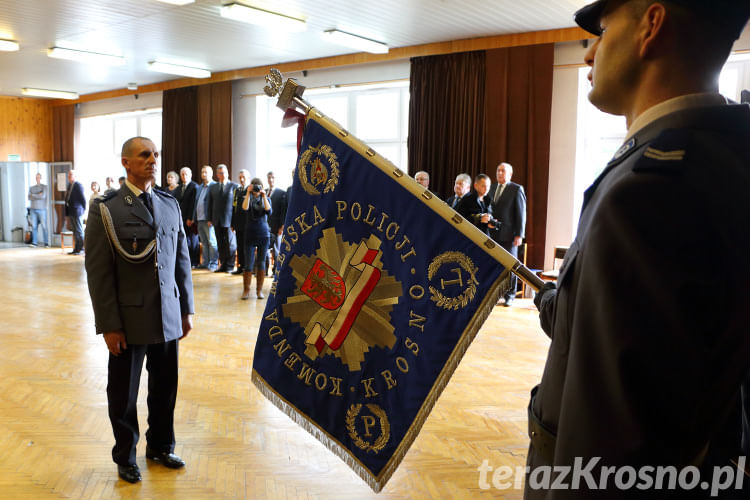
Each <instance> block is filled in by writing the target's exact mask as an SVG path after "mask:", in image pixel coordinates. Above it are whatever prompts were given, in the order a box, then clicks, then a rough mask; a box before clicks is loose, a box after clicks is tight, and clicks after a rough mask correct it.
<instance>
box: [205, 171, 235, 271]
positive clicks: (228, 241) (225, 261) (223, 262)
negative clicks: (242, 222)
mask: <svg viewBox="0 0 750 500" xmlns="http://www.w3.org/2000/svg"><path fill="white" fill-rule="evenodd" d="M216 179H217V180H218V182H216V183H214V184H212V185H211V186H210V187H209V190H208V196H209V198H208V219H209V220H210V221H211V224H213V226H214V231H215V232H216V243H217V245H218V247H219V264H220V265H219V268H218V269H217V270H216V272H217V273H231V272H232V271H233V270H234V260H235V252H236V249H237V243H236V240H235V241H234V250H235V251H232V243H233V240H234V234H233V233H232V231H231V229H230V228H231V227H232V202H233V201H234V190H235V189H237V184H235V183H234V182H232V181H231V180H230V179H229V172H228V169H227V166H226V165H223V164H220V165H218V166H217V167H216Z"/></svg>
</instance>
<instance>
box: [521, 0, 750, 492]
mask: <svg viewBox="0 0 750 500" xmlns="http://www.w3.org/2000/svg"><path fill="white" fill-rule="evenodd" d="M748 16H750V2H748V1H747V0H742V1H739V0H713V1H710V2H709V1H705V0H599V1H597V2H594V3H591V4H589V5H587V6H585V7H583V8H582V9H581V10H579V11H578V12H577V13H576V15H575V19H576V22H577V23H578V24H579V25H580V26H581V27H583V28H584V29H586V30H587V31H589V32H591V33H593V34H594V35H597V36H598V37H599V38H598V39H597V40H596V41H595V42H594V43H593V44H592V45H591V46H590V47H589V50H588V52H587V54H586V56H585V61H586V63H587V64H588V65H589V66H591V68H592V69H591V72H590V74H589V80H590V81H591V84H592V89H591V91H590V93H589V100H590V101H591V102H592V103H593V104H594V105H595V106H597V107H598V108H599V109H601V110H602V111H605V112H608V113H611V114H617V115H623V116H625V118H626V121H627V124H628V132H627V135H626V139H625V142H624V144H623V145H622V147H621V148H620V149H619V151H617V153H616V154H615V155H614V157H613V158H612V160H611V161H610V162H609V164H608V165H607V166H606V168H605V169H604V170H603V172H602V173H601V175H600V176H599V177H598V178H597V179H596V180H595V181H594V183H593V184H592V185H591V186H590V187H589V188H588V190H587V191H586V193H585V195H584V201H583V208H582V212H581V216H580V221H579V225H578V231H577V235H576V238H575V240H574V241H573V243H572V244H571V246H570V249H569V250H568V252H567V254H566V256H565V260H564V262H563V264H562V266H561V268H560V274H559V278H558V280H557V288H556V289H555V288H554V286H552V285H548V286H545V288H543V289H542V291H541V292H540V293H539V294H537V297H536V304H537V306H538V307H539V311H540V319H541V324H542V328H543V329H544V331H545V332H546V333H547V334H548V335H549V336H550V338H551V344H550V347H549V353H548V356H547V361H546V364H545V368H544V373H543V375H542V379H541V382H540V384H539V385H538V386H537V387H536V388H535V389H534V390H533V391H532V398H531V402H530V405H529V414H528V418H529V436H530V438H531V445H530V447H529V454H528V465H529V469H528V471H529V472H528V474H527V478H526V479H527V481H526V487H525V498H526V499H542V498H544V499H568V498H570V499H573V498H575V499H594V498H596V499H603V498H606V499H608V500H611V499H620V498H660V499H661V498H679V499H686V498H704V497H708V496H709V495H710V493H711V491H710V490H709V489H708V487H710V486H712V485H711V484H710V483H709V481H710V480H711V471H712V470H714V471H715V469H713V467H716V466H718V467H727V468H728V470H730V471H732V473H733V476H734V475H735V474H739V475H740V476H741V477H739V479H738V481H734V480H733V481H732V483H731V485H726V484H725V486H729V487H728V488H727V489H725V491H723V493H722V494H723V495H724V497H726V498H747V496H746V495H747V494H746V493H745V494H743V493H742V492H740V491H736V485H737V484H741V483H742V481H739V480H741V479H742V477H744V476H742V474H743V472H742V471H741V470H737V467H735V466H733V465H732V463H731V461H732V460H733V459H735V458H736V457H737V454H736V453H737V447H738V445H739V442H738V441H737V438H736V436H737V434H738V432H737V431H738V430H739V426H740V421H739V419H738V418H734V417H732V418H730V415H732V414H733V409H735V408H736V407H737V406H738V403H739V389H740V384H741V382H742V380H743V377H744V376H745V374H746V373H747V372H748V369H749V368H750V334H748V333H749V332H748V322H747V312H746V311H747V297H748V293H747V277H748V276H750V264H749V262H750V259H748V257H747V256H748V255H750V232H748V230H747V221H748V220H750V197H748V195H747V193H748V192H749V191H750V149H749V148H748V144H750V107H748V106H747V105H737V104H731V103H728V102H727V100H726V99H725V98H724V97H722V96H721V95H720V94H719V92H718V77H719V73H720V72H721V69H722V66H723V65H724V62H725V61H726V59H727V57H728V55H729V53H730V50H731V47H732V44H733V42H734V40H735V39H736V38H737V37H739V35H740V33H741V32H742V29H743V27H744V26H745V24H746V22H747V19H748ZM734 414H735V415H736V413H734ZM727 433H729V434H733V435H734V436H735V437H734V438H732V439H733V440H732V439H730V440H729V441H727V440H726V439H724V438H725V435H726V434H727ZM727 443H728V444H727ZM576 465H577V466H578V467H577V469H576ZM656 467H673V468H674V469H675V470H676V473H675V475H679V477H680V478H681V480H680V481H679V482H677V483H675V482H672V485H673V487H671V488H670V487H669V484H668V483H669V480H666V481H664V482H663V483H662V489H658V486H657V484H659V481H657V476H656V472H655V471H656V469H655V468H656ZM709 467H711V469H709ZM610 468H612V469H610ZM607 469H608V470H607ZM696 469H697V470H699V471H700V473H701V476H700V477H699V480H698V481H697V482H694V481H692V478H693V475H694V471H695V470H696ZM576 470H578V474H577V475H576ZM565 471H567V476H566V477H562V478H561V474H562V473H563V472H565ZM545 476H546V479H547V480H545ZM558 479H560V480H561V481H562V483H557V481H558ZM632 479H635V481H633V480H632ZM688 479H690V480H688ZM747 479H748V478H745V481H744V482H745V484H747ZM556 483H557V484H556ZM566 485H567V487H568V489H563V487H564V486H566ZM704 488H705V489H704Z"/></svg>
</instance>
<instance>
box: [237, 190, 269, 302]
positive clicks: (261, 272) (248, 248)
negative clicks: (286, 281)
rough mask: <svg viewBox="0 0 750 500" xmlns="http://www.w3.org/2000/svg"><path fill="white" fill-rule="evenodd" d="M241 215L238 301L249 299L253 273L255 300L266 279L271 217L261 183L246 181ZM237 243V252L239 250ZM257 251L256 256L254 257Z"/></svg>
mask: <svg viewBox="0 0 750 500" xmlns="http://www.w3.org/2000/svg"><path fill="white" fill-rule="evenodd" d="M242 209H243V210H244V211H245V215H246V220H245V241H244V242H243V243H242V245H241V246H242V249H243V251H244V252H245V272H244V273H243V274H242V297H241V299H242V300H247V299H249V298H250V282H251V280H252V277H253V270H255V277H256V287H255V290H256V292H257V297H258V298H259V299H262V298H263V291H262V288H263V280H264V279H265V277H266V254H267V253H268V242H269V234H270V228H269V227H268V216H269V215H270V214H271V203H270V202H269V201H268V196H267V195H266V192H265V191H264V190H263V181H261V180H260V179H258V178H257V177H255V178H254V179H253V180H251V181H250V185H249V186H248V187H247V191H246V193H245V199H244V201H243V202H242ZM239 246H240V245H239V243H238V249H239ZM256 251H257V255H256Z"/></svg>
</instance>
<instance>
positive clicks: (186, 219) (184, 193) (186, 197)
mask: <svg viewBox="0 0 750 500" xmlns="http://www.w3.org/2000/svg"><path fill="white" fill-rule="evenodd" d="M180 181H181V182H180V185H179V187H178V188H177V191H176V192H175V194H177V196H176V198H177V201H178V202H179V203H180V212H181V213H182V221H183V228H184V229H185V237H186V239H187V247H188V253H189V254H190V265H191V266H192V267H196V266H198V265H199V264H200V255H199V254H198V252H199V250H200V243H199V241H198V227H197V225H196V222H195V221H194V220H193V217H194V215H193V214H194V213H195V194H196V188H197V186H198V185H197V184H196V183H195V181H193V171H192V170H191V169H190V167H182V168H181V169H180Z"/></svg>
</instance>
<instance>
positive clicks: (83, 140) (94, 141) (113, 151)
mask: <svg viewBox="0 0 750 500" xmlns="http://www.w3.org/2000/svg"><path fill="white" fill-rule="evenodd" d="M161 120H162V110H161V108H152V109H146V110H142V111H133V112H127V113H116V114H110V115H100V116H91V117H84V118H81V119H80V128H79V136H78V140H77V143H76V164H75V169H76V172H77V179H78V180H79V181H80V182H81V183H82V184H83V186H84V189H85V191H86V195H87V197H88V196H89V195H91V189H90V186H91V183H92V182H94V181H96V182H97V183H99V186H100V188H101V193H104V191H105V190H106V189H107V186H106V183H105V179H106V178H107V177H112V178H114V180H115V187H118V184H117V179H118V177H120V176H124V175H125V169H124V168H123V167H122V163H121V161H120V153H121V150H122V145H123V143H124V142H125V141H126V140H128V139H130V138H131V137H135V136H142V137H148V138H149V139H151V140H152V141H154V144H155V145H156V150H157V151H161ZM156 178H157V179H160V178H161V158H157V161H156Z"/></svg>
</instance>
